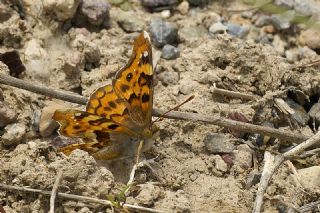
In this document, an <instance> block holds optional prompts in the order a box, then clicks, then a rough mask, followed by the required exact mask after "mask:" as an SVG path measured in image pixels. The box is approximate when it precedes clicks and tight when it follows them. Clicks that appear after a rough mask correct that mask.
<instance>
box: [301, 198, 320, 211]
mask: <svg viewBox="0 0 320 213" xmlns="http://www.w3.org/2000/svg"><path fill="white" fill-rule="evenodd" d="M316 208H320V200H318V201H316V202H312V203H308V204H306V205H304V206H301V207H300V208H298V209H299V210H300V211H302V212H307V211H312V210H314V209H316Z"/></svg>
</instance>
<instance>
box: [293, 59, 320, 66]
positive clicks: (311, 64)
mask: <svg viewBox="0 0 320 213" xmlns="http://www.w3.org/2000/svg"><path fill="white" fill-rule="evenodd" d="M319 63H320V59H318V60H315V61H311V62H309V63H306V64H301V65H299V66H296V67H295V68H304V67H312V66H314V65H317V64H319Z"/></svg>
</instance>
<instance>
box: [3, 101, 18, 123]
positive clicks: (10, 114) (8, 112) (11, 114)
mask: <svg viewBox="0 0 320 213" xmlns="http://www.w3.org/2000/svg"><path fill="white" fill-rule="evenodd" d="M16 119H17V114H16V112H15V111H14V110H13V109H11V108H10V107H9V106H8V104H7V103H5V102H2V101H1V102H0V127H4V126H6V125H7V124H9V123H12V122H14V121H16Z"/></svg>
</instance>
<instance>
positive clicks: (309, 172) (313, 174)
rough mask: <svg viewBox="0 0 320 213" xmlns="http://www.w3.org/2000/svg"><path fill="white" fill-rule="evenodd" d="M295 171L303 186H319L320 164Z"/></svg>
mask: <svg viewBox="0 0 320 213" xmlns="http://www.w3.org/2000/svg"><path fill="white" fill-rule="evenodd" d="M297 172H298V174H299V176H300V178H299V180H300V181H301V183H302V185H303V186H304V187H306V188H312V189H315V188H319V187H320V178H319V177H320V166H312V167H309V168H305V169H299V170H298V171H297Z"/></svg>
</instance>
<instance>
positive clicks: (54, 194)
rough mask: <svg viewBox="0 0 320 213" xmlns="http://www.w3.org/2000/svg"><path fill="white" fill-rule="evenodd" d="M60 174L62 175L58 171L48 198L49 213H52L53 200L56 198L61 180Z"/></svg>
mask: <svg viewBox="0 0 320 213" xmlns="http://www.w3.org/2000/svg"><path fill="white" fill-rule="evenodd" d="M62 174H63V173H62V170H60V171H59V172H58V175H57V178H56V180H55V182H54V185H53V187H52V191H51V196H50V210H49V213H54V202H55V199H56V196H57V191H58V188H59V185H60V182H61V180H62Z"/></svg>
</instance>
